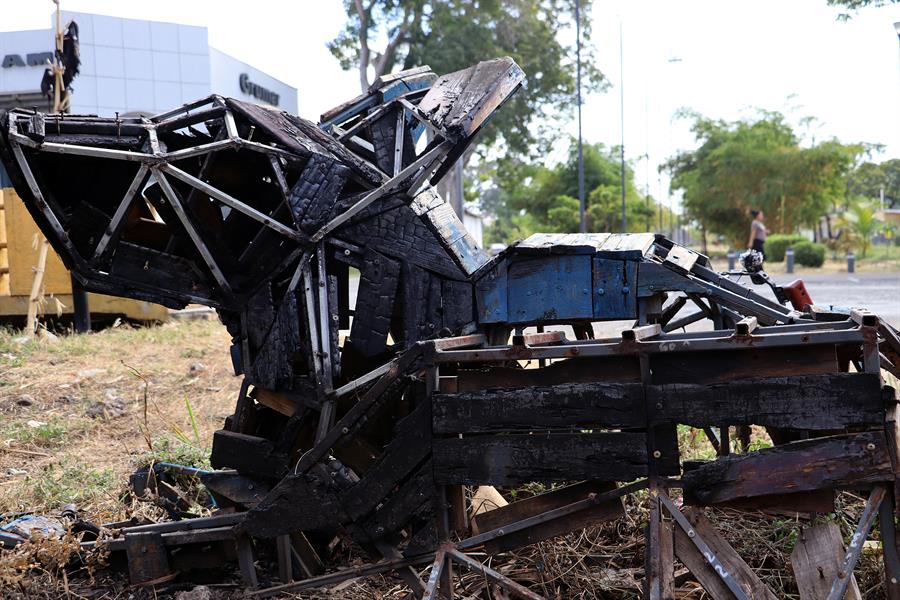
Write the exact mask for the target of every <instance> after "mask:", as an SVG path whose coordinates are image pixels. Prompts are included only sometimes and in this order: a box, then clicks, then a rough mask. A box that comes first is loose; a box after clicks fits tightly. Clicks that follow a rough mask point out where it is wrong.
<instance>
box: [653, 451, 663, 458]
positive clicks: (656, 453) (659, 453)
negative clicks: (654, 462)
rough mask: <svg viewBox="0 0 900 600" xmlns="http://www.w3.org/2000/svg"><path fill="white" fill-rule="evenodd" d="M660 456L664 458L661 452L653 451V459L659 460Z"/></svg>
mask: <svg viewBox="0 0 900 600" xmlns="http://www.w3.org/2000/svg"><path fill="white" fill-rule="evenodd" d="M660 456H662V452H660V451H659V450H654V451H653V458H659V457H660Z"/></svg>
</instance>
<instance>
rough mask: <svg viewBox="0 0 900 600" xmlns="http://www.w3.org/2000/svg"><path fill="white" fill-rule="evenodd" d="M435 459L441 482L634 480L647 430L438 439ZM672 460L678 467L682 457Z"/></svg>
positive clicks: (642, 471)
mask: <svg viewBox="0 0 900 600" xmlns="http://www.w3.org/2000/svg"><path fill="white" fill-rule="evenodd" d="M433 460H434V476H435V481H436V482H437V483H439V484H465V485H476V484H484V485H515V484H519V483H526V482H531V481H541V482H551V481H571V480H573V479H576V480H577V479H599V480H603V481H631V480H633V479H637V478H638V477H642V476H645V475H646V474H647V436H646V435H645V434H643V433H584V434H564V433H559V434H549V435H505V436H474V437H466V438H463V439H458V438H447V439H436V440H434V445H433ZM668 466H672V467H675V468H677V458H676V459H675V463H674V465H668Z"/></svg>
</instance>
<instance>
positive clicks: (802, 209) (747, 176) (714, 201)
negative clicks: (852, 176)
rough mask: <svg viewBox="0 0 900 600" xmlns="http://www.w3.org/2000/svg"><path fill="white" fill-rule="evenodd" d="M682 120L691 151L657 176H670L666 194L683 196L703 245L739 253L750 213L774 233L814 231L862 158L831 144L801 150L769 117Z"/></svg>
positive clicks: (774, 116) (855, 150) (776, 118)
mask: <svg viewBox="0 0 900 600" xmlns="http://www.w3.org/2000/svg"><path fill="white" fill-rule="evenodd" d="M684 116H687V117H689V118H692V119H693V121H694V123H693V126H692V130H693V132H694V135H695V136H696V139H697V141H698V144H699V146H698V147H697V148H696V149H695V150H691V151H687V152H682V153H680V154H678V155H677V156H675V157H674V158H672V159H670V160H669V161H668V162H667V163H666V165H664V166H663V167H662V168H664V169H667V170H668V171H669V173H670V174H671V176H672V188H673V189H680V190H682V191H683V193H684V208H685V210H686V212H687V216H688V217H689V218H691V219H694V220H696V221H697V222H698V223H699V225H700V230H701V233H702V235H703V236H704V243H705V238H706V235H707V233H709V232H714V233H719V234H722V235H724V236H725V237H726V238H727V239H728V240H729V241H730V242H731V243H732V244H734V245H735V246H736V247H741V246H742V245H743V244H744V243H745V241H746V237H747V231H748V227H749V224H748V223H749V218H750V217H749V211H750V210H751V209H759V210H762V211H763V212H764V213H765V214H766V222H767V226H768V228H769V229H770V230H771V231H774V232H778V233H794V232H796V231H797V229H798V228H799V227H801V226H810V227H813V226H815V225H816V224H817V222H818V219H819V218H820V217H821V216H822V215H823V214H825V213H826V212H827V211H828V209H829V208H831V207H833V206H836V205H838V204H842V203H843V199H844V194H845V185H846V176H847V174H848V172H849V171H850V169H851V167H852V166H853V163H854V161H855V159H856V157H857V156H858V155H859V153H860V152H861V151H862V147H861V146H859V145H844V144H841V143H839V142H837V141H836V140H829V141H826V142H823V143H819V144H816V145H813V146H809V147H805V146H802V145H801V144H800V140H799V138H798V137H797V135H796V134H795V133H794V131H793V128H792V127H791V126H790V124H789V123H788V122H787V121H786V120H785V118H784V116H783V115H781V114H780V113H777V112H766V111H760V113H759V115H758V117H757V118H756V119H747V120H740V121H735V122H727V121H721V120H713V119H708V118H706V117H703V116H701V115H698V114H696V113H686V114H685V115H684Z"/></svg>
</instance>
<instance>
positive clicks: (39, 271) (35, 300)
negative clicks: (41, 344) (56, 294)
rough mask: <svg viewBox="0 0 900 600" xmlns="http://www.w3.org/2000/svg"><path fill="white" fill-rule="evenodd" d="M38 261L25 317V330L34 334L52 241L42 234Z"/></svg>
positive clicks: (29, 333)
mask: <svg viewBox="0 0 900 600" xmlns="http://www.w3.org/2000/svg"><path fill="white" fill-rule="evenodd" d="M39 243H40V250H39V251H38V262H37V265H36V266H35V267H34V278H33V279H32V280H31V293H29V294H28V313H27V316H26V319H25V331H26V333H27V334H28V335H34V332H35V330H36V329H37V309H38V304H40V301H41V288H42V287H43V285H44V269H45V268H46V267H47V253H48V252H49V251H50V242H48V241H47V238H45V237H44V236H41V241H40V242H39Z"/></svg>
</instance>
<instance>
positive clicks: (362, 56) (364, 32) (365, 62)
mask: <svg viewBox="0 0 900 600" xmlns="http://www.w3.org/2000/svg"><path fill="white" fill-rule="evenodd" d="M354 4H355V5H356V13H357V14H358V15H359V87H360V91H361V92H363V93H365V92H366V90H368V89H369V13H368V12H367V11H366V9H365V8H363V4H362V0H354Z"/></svg>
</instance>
